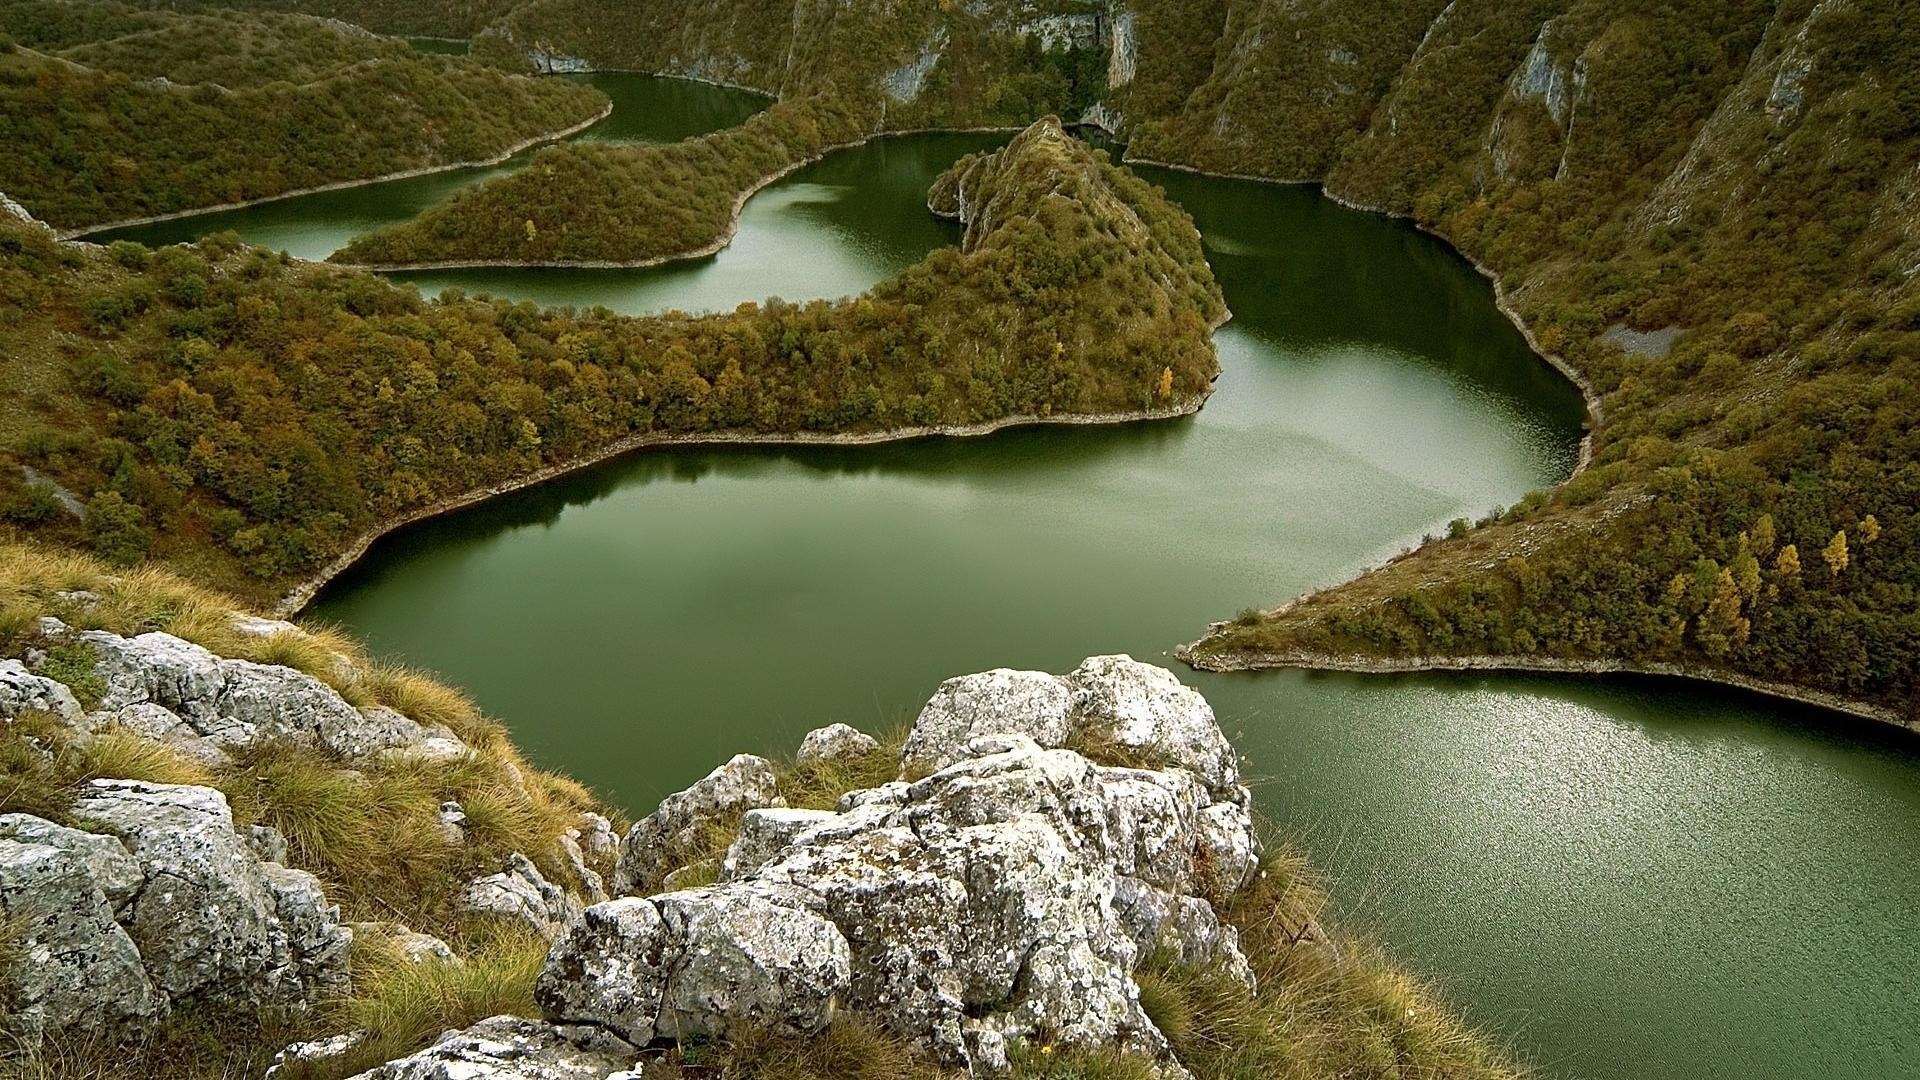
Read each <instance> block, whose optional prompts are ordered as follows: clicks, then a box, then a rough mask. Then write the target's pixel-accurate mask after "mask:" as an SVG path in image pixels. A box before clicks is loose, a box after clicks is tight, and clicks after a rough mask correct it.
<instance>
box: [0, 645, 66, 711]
mask: <svg viewBox="0 0 1920 1080" xmlns="http://www.w3.org/2000/svg"><path fill="white" fill-rule="evenodd" d="M36 712H39V713H51V714H53V715H54V716H57V717H59V718H60V719H62V720H68V721H71V720H77V719H79V717H80V713H81V709H80V702H79V701H78V700H76V699H75V698H74V696H73V691H71V690H69V689H67V688H66V686H65V685H64V684H62V683H59V682H55V681H54V680H52V679H49V678H46V677H44V676H41V675H35V674H34V673H33V672H31V671H28V670H27V666H26V665H25V664H22V663H21V662H20V661H18V660H0V721H7V722H11V721H13V720H15V719H17V718H19V717H21V716H23V715H25V714H27V713H36Z"/></svg>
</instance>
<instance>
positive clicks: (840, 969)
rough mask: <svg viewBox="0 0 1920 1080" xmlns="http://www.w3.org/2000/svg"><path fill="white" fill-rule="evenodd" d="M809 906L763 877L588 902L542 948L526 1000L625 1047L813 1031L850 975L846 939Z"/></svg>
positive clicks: (811, 901)
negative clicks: (738, 884) (736, 1031)
mask: <svg viewBox="0 0 1920 1080" xmlns="http://www.w3.org/2000/svg"><path fill="white" fill-rule="evenodd" d="M818 903H819V901H818V899H817V898H815V897H813V896H810V895H808V894H806V893H804V892H801V891H798V890H794V889H787V888H780V887H777V886H768V885H764V884H763V885H755V886H751V887H745V888H738V889H731V888H706V889H693V890H688V891H686V892H676V893H667V894H664V895H662V896H658V897H654V898H652V899H643V898H640V897H622V898H620V899H618V900H612V901H609V902H607V903H604V904H597V905H595V906H593V907H591V908H588V909H587V911H586V913H585V914H584V915H583V916H582V917H581V919H580V920H579V921H578V922H576V923H574V925H573V927H572V929H571V930H570V931H569V932H568V934H567V936H566V937H565V938H564V939H562V940H561V941H560V942H559V943H558V944H556V945H555V946H554V949H553V951H552V952H551V953H549V954H548V956H547V964H546V967H545V969H544V970H543V971H542V973H541V976H540V980H539V983H538V985H537V987H536V990H535V996H536V997H537V999H538V1000H539V1002H540V1005H541V1008H542V1009H543V1010H544V1012H545V1014H546V1016H547V1018H548V1019H549V1020H552V1021H553V1022H555V1023H557V1024H570V1025H582V1024H584V1025H592V1026H593V1027H596V1028H599V1029H601V1030H604V1031H607V1032H609V1033H611V1034H613V1035H616V1036H618V1037H619V1038H622V1039H625V1040H626V1041H627V1042H629V1043H632V1044H634V1045H636V1046H644V1045H646V1044H647V1043H649V1042H652V1041H653V1040H654V1039H655V1038H659V1037H664V1038H672V1039H681V1040H684V1039H695V1038H717V1037H721V1036H724V1035H725V1034H726V1032H727V1029H728V1026H729V1025H730V1024H740V1023H750V1024H754V1025H758V1026H766V1027H775V1028H781V1029H785V1030H790V1031H798V1032H811V1031H817V1030H819V1029H820V1028H822V1027H824V1026H825V1025H826V1023H827V1021H828V1019H829V1018H830V1017H831V1015H832V1011H833V1003H834V1001H835V999H836V998H837V997H838V996H840V995H841V994H843V993H844V992H845V991H846V989H847V986H848V983H849V981H850V979H851V957H850V953H849V951H848V948H847V942H846V939H845V938H844V937H842V936H841V934H840V931H839V930H838V929H837V928H836V927H835V925H834V924H833V922H832V921H831V920H829V919H827V918H826V917H825V916H823V915H822V914H821V913H819V912H818V911H816V910H814V909H815V907H816V906H817V905H818Z"/></svg>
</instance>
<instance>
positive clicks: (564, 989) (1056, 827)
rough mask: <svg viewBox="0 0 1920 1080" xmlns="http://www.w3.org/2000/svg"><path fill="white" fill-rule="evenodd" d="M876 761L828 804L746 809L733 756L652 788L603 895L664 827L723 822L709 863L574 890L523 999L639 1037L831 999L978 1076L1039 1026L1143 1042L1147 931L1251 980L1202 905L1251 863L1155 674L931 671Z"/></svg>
mask: <svg viewBox="0 0 1920 1080" xmlns="http://www.w3.org/2000/svg"><path fill="white" fill-rule="evenodd" d="M1069 744H1073V745H1077V746H1080V747H1081V748H1082V749H1084V750H1085V753H1082V752H1081V751H1080V750H1075V749H1068V748H1066V747H1067V746H1068V745H1069ZM1103 752H1111V759H1112V760H1115V761H1121V762H1126V763H1131V765H1132V766H1138V765H1139V764H1140V763H1141V762H1143V761H1147V762H1151V763H1152V766H1153V767H1130V765H1129V764H1102V763H1100V762H1099V761H1097V760H1095V758H1096V757H1099V756H1101V755H1102V754H1103ZM902 767H903V775H905V776H906V777H918V778H917V779H903V780H901V781H897V782H893V783H889V784H885V785H882V786H881V787H878V788H873V789H868V790H861V791H854V792H850V793H848V794H847V795H845V796H844V797H843V798H842V799H841V800H840V803H839V807H838V809H837V810H836V811H833V812H827V811H812V810H789V809H784V808H778V807H769V806H767V805H765V804H766V803H768V802H770V801H772V798H773V794H774V789H775V784H774V776H773V772H772V769H771V766H769V765H768V764H767V763H765V762H762V761H760V759H757V758H750V757H746V756H742V757H738V758H735V759H734V760H733V761H731V762H729V763H728V764H727V765H725V766H722V767H721V768H720V769H717V770H715V771H714V773H713V774H710V775H709V776H708V777H706V778H705V779H703V780H701V781H700V782H699V783H697V784H695V785H694V786H693V787H692V788H689V789H688V790H687V791H685V792H682V793H680V794H678V795H675V796H671V797H669V798H668V799H667V800H666V801H665V802H663V803H662V805H661V809H660V810H659V811H658V812H657V813H656V814H655V815H653V816H652V817H650V818H648V819H646V820H645V821H643V822H641V824H640V825H637V826H635V829H634V830H633V832H631V833H629V835H628V838H627V843H626V845H625V850H623V852H622V873H621V874H620V875H619V879H620V880H619V884H620V886H621V890H620V891H623V892H626V893H629V894H632V893H638V892H648V891H653V886H651V885H649V884H648V883H649V882H656V881H660V880H664V879H666V878H667V877H669V876H670V875H671V873H672V871H673V869H674V867H672V866H671V865H669V864H670V863H671V862H672V861H673V859H674V856H675V853H676V852H677V851H684V850H685V848H684V847H678V848H676V847H675V846H674V845H675V844H678V843H680V840H679V838H680V837H682V836H683V835H685V834H686V833H687V831H688V830H694V829H698V828H702V827H706V826H707V824H709V823H711V822H713V821H715V820H723V821H727V822H733V821H737V822H738V827H737V830H736V835H735V838H734V842H733V844H732V846H731V848H730V849H729V850H728V854H727V857H726V859H725V861H724V864H723V869H722V875H723V880H722V881H720V882H719V883H717V884H713V885H707V886H703V887H700V888H697V889H691V890H687V891H682V892H664V893H661V892H655V893H654V895H650V896H641V895H626V896H622V897H621V898H619V899H615V900H612V901H609V902H607V903H603V904H598V905H595V906H592V907H589V908H587V909H586V911H585V913H584V915H583V916H582V917H581V918H580V919H578V920H577V921H575V922H574V923H573V924H572V926H571V928H570V929H569V930H568V932H567V934H566V935H565V936H564V937H563V938H562V939H561V940H560V941H559V942H558V943H557V944H556V946H555V947H554V949H553V951H552V953H551V954H550V955H549V957H548V961H547V965H546V968H545V970H544V971H543V973H542V975H541V978H540V981H539V989H538V993H537V997H538V1000H539V1002H540V1004H541V1007H542V1009H543V1010H544V1013H545V1015H546V1017H547V1018H548V1019H549V1020H550V1021H551V1022H553V1023H555V1024H557V1025H561V1026H562V1027H564V1028H566V1029H567V1030H574V1031H577V1030H591V1031H598V1032H602V1033H605V1034H608V1035H612V1036H615V1037H617V1038H619V1039H621V1040H624V1041H626V1042H628V1043H630V1044H631V1045H634V1046H645V1045H646V1044H648V1043H651V1042H653V1041H655V1040H657V1039H676V1040H678V1039H690V1038H706V1037H718V1036H723V1035H724V1034H725V1033H726V1031H727V1029H728V1025H730V1024H734V1023H742V1022H746V1023H752V1024H757V1025H773V1026H777V1027H784V1028H788V1029H791V1030H795V1031H800V1032H811V1031H817V1030H819V1029H820V1028H821V1027H823V1026H825V1024H826V1023H827V1021H828V1020H829V1018H830V1016H831V1014H832V1011H833V1009H834V1008H835V1007H841V1008H848V1009H853V1010H857V1011H860V1012H862V1013H864V1014H866V1015H868V1016H871V1017H874V1018H875V1019H877V1020H878V1021H879V1022H880V1023H882V1024H883V1025H884V1026H886V1027H887V1028H888V1029H890V1030H892V1031H894V1032H896V1033H898V1034H901V1035H904V1036H907V1037H909V1038H912V1039H915V1040H916V1041H918V1042H920V1043H921V1044H922V1045H924V1046H925V1047H926V1048H927V1049H928V1050H930V1051H931V1052H933V1053H934V1054H935V1055H936V1056H938V1057H939V1058H940V1059H942V1060H943V1061H945V1062H947V1063H949V1064H952V1065H956V1066H958V1065H965V1066H968V1067H971V1068H973V1069H975V1070H976V1071H981V1072H995V1071H999V1070H1001V1069H1003V1068H1004V1067H1005V1065H1006V1054H1007V1050H1008V1047H1009V1045H1010V1044H1011V1043H1013V1042H1016V1041H1018V1040H1022V1039H1033V1038H1039V1037H1045V1038H1047V1039H1049V1040H1052V1041H1054V1042H1057V1043H1061V1044H1065V1045H1075V1046H1089V1047H1094V1046H1107V1047H1119V1048H1123V1049H1129V1050H1134V1051H1139V1052H1142V1053H1145V1054H1148V1055H1150V1056H1155V1057H1160V1058H1165V1057H1167V1056H1168V1054H1169V1053H1170V1051H1169V1047H1168V1044H1167V1042H1166V1040H1165V1038H1164V1037H1163V1036H1162V1035H1161V1033H1160V1032H1159V1031H1158V1030H1157V1029H1156V1028H1155V1027H1154V1025H1153V1022H1152V1021H1151V1020H1150V1019H1149V1018H1148V1016H1147V1015H1146V1013H1145V1012H1144V1010H1143V1009H1142V1007H1141V1004H1140V999H1139V989H1138V986H1137V985H1136V983H1135V982H1134V980H1133V972H1134V970H1135V968H1136V967H1137V966H1138V965H1139V964H1140V963H1141V962H1142V960H1143V959H1144V958H1146V957H1148V956H1150V955H1153V954H1155V953H1157V952H1158V951H1159V950H1162V949H1167V950H1171V951H1172V952H1174V953H1175V954H1176V955H1178V956H1179V957H1180V958H1181V959H1182V960H1183V961H1184V962H1186V963H1190V964H1195V965H1203V966H1211V967H1214V968H1216V969H1217V970H1220V971H1222V972H1224V973H1225V974H1227V975H1228V976H1229V977H1231V978H1234V979H1237V980H1239V981H1241V982H1243V983H1245V984H1247V985H1251V984H1252V980H1253V975H1252V973H1251V970H1250V969H1249V967H1248V965H1247V962H1246V959H1245V957H1244V956H1243V955H1242V954H1241V951H1240V947H1239V941H1238V936H1237V933H1236V932H1235V930H1234V929H1233V927H1232V926H1230V925H1228V924H1226V923H1225V922H1223V921H1222V920H1221V919H1220V918H1219V917H1218V915H1217V914H1216V912H1215V911H1214V908H1213V906H1212V903H1211V902H1210V898H1218V897H1223V896H1226V895H1229V894H1231V893H1233V892H1234V891H1235V890H1237V889H1239V888H1242V887H1243V886H1245V885H1246V884H1247V883H1248V882H1249V881H1251V879H1252V878H1253V876H1254V875H1255V874H1256V873H1257V869H1258V867H1257V863H1258V858H1259V844H1258V841H1257V840H1256V838H1255V834H1254V828H1253V822H1252V819H1251V817H1250V815H1249V813H1248V811H1247V806H1248V804H1249V802H1250V799H1249V797H1248V795H1247V792H1246V790H1245V789H1244V788H1242V787H1240V786H1239V781H1238V775H1239V774H1238V764H1237V762H1236V760H1235V758H1234V755H1233V752H1232V749H1231V747H1230V746H1229V745H1228V744H1227V741H1226V739H1225V737H1224V736H1223V735H1222V734H1221V733H1220V730H1219V727H1218V725H1217V724H1215V722H1214V719H1213V714H1212V712H1211V710H1210V709H1209V708H1208V707H1207V704H1206V702H1205V700H1204V699H1202V698H1201V697H1200V696H1199V695H1198V694H1196V693H1195V692H1193V691H1192V690H1190V689H1188V688H1187V687H1184V686H1182V685H1181V684H1180V683H1179V681H1178V680H1176V679H1175V678H1174V677H1173V676H1172V675H1171V674H1170V673H1168V672H1166V671H1164V670H1161V669H1159V668H1154V667H1151V666H1149V665H1145V664H1140V663H1137V662H1135V661H1133V660H1131V659H1129V658H1127V657H1096V658H1094V659H1091V660H1089V661H1087V662H1086V663H1084V664H1082V665H1081V666H1080V667H1079V668H1078V669H1076V670H1075V671H1074V672H1072V673H1071V674H1069V675H1067V676H1065V677H1056V676H1052V675H1047V674H1045V673H1040V672H1014V671H1006V670H1000V671H991V672H985V673H982V674H979V675H972V676H965V677H962V678H960V679H955V680H950V681H949V682H948V683H946V684H944V685H943V686H942V687H941V688H940V689H939V691H938V692H937V693H936V694H935V695H934V697H933V699H932V700H931V701H930V702H929V703H928V705H927V707H926V709H925V710H923V711H922V713H921V716H920V719H919V721H917V722H916V724H915V726H914V729H913V731H912V733H911V734H910V736H909V738H908V742H907V746H906V750H905V752H904V754H903V762H902ZM642 859H644V860H646V861H645V863H644V871H643V872H638V873H636V872H635V871H634V869H633V868H634V867H636V866H639V865H642V864H641V863H640V862H639V860H642Z"/></svg>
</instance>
